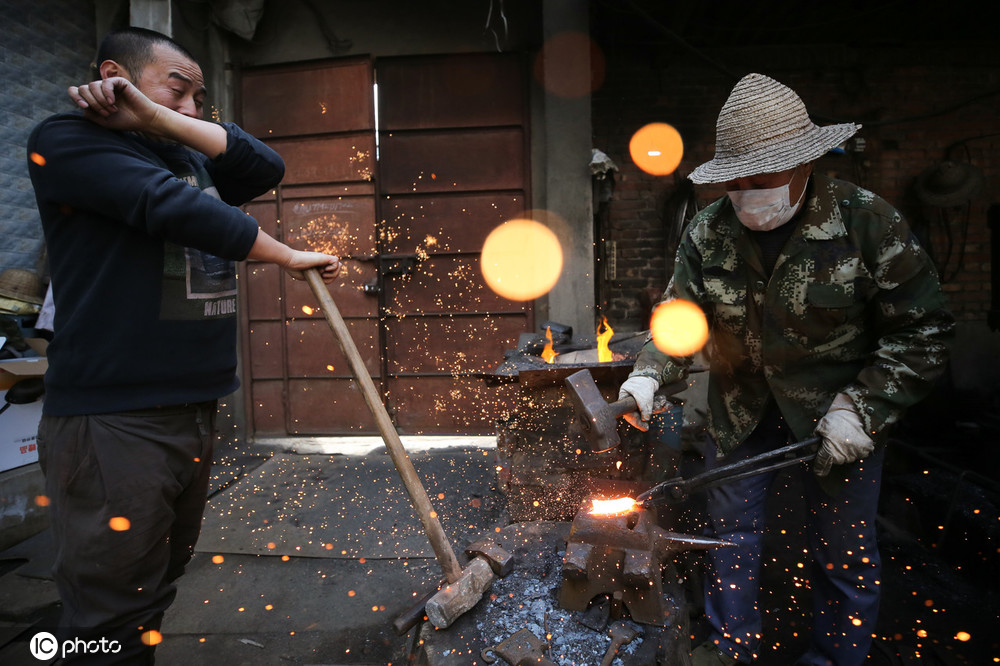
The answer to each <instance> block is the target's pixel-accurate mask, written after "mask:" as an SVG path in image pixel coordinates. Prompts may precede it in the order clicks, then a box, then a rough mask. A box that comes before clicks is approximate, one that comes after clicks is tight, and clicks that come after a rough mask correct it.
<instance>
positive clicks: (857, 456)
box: [813, 393, 875, 476]
mask: <svg viewBox="0 0 1000 666" xmlns="http://www.w3.org/2000/svg"><path fill="white" fill-rule="evenodd" d="M816 434H817V435H819V436H820V437H822V438H823V445H822V446H821V447H820V449H819V451H817V452H816V460H815V461H814V462H813V472H814V473H815V474H816V476H826V475H827V474H829V473H830V468H831V467H833V465H834V464H837V465H843V464H845V463H852V462H854V461H856V460H861V459H862V458H864V457H865V456H867V455H868V454H870V453H871V452H872V450H874V448H875V443H874V442H873V441H872V438H871V437H869V436H868V433H866V432H865V428H864V425H863V424H862V423H861V417H860V416H859V415H858V410H857V408H856V407H855V406H854V401H853V400H851V399H850V398H849V397H848V396H847V395H845V394H843V393H838V394H837V397H836V398H834V399H833V404H832V405H830V409H829V410H827V412H826V416H824V417H823V418H822V419H820V421H819V424H818V425H817V426H816Z"/></svg>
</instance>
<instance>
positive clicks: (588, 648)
mask: <svg viewBox="0 0 1000 666" xmlns="http://www.w3.org/2000/svg"><path fill="white" fill-rule="evenodd" d="M524 550H525V549H521V551H524ZM526 554H527V553H526V552H520V551H519V552H515V553H514V555H515V557H516V558H517V560H518V565H517V566H515V568H514V571H512V572H511V573H510V574H508V575H507V576H506V577H505V578H500V579H497V580H496V581H494V582H493V587H492V588H491V590H490V600H489V603H488V604H486V608H485V610H484V612H483V613H482V614H481V616H480V617H479V618H477V622H476V628H477V629H478V631H479V634H480V635H481V636H482V637H483V641H484V642H485V643H486V644H487V645H488V646H489V647H494V646H496V645H499V644H500V643H502V642H503V641H505V640H506V639H507V638H509V637H510V636H512V635H513V634H515V633H517V632H518V631H520V630H521V629H528V630H529V631H531V633H533V634H535V636H537V637H538V638H540V639H541V640H543V641H545V642H546V643H548V645H549V649H548V652H547V653H546V656H548V658H549V659H551V660H552V661H554V662H555V663H557V664H558V665H559V666H598V665H599V664H600V663H601V660H602V659H603V658H604V655H605V653H606V652H607V650H608V647H609V646H610V645H611V638H610V636H609V635H608V632H607V630H605V631H600V632H598V631H594V630H593V629H590V628H589V627H586V626H584V625H583V624H581V623H580V621H579V620H580V618H582V617H583V613H581V612H577V611H569V610H566V609H564V608H560V607H559V586H560V584H561V582H562V561H563V555H564V554H565V551H564V550H562V549H556V548H551V547H550V548H547V549H545V550H544V552H542V553H541V554H538V553H533V554H532V556H531V557H530V558H529V557H526ZM526 560H527V561H526ZM613 621H614V620H612V622H613ZM628 622H629V624H630V626H632V628H633V629H636V630H638V631H639V633H640V634H642V632H643V628H642V625H639V624H635V623H633V622H631V621H630V620H628ZM609 626H610V623H609ZM641 644H642V636H641V635H640V636H639V637H638V638H636V639H635V640H633V641H632V642H631V643H629V644H627V645H624V646H622V647H621V648H619V649H618V653H617V654H618V655H623V654H631V653H633V652H634V651H635V650H636V649H638V647H639V646H640V645H641ZM496 663H497V664H504V663H506V662H504V660H503V659H502V658H499V656H498V657H497V661H496ZM622 663H623V662H622V660H621V659H620V658H615V660H614V661H613V662H612V666H622Z"/></svg>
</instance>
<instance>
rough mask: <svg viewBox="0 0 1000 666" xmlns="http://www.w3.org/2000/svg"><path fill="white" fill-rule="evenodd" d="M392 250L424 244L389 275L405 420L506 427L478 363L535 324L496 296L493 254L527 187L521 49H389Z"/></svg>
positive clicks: (399, 413)
mask: <svg viewBox="0 0 1000 666" xmlns="http://www.w3.org/2000/svg"><path fill="white" fill-rule="evenodd" d="M376 76H377V79H378V99H379V137H380V140H379V174H380V176H381V180H380V183H379V188H378V190H379V201H380V206H381V208H380V219H382V220H383V222H384V225H385V226H384V236H383V238H382V239H381V240H382V243H383V250H384V251H386V252H389V253H393V254H403V255H416V264H415V267H414V269H413V270H412V271H410V272H400V273H398V274H395V275H390V276H387V278H386V280H385V282H384V293H383V303H384V312H383V314H384V321H383V323H384V330H385V346H384V354H385V359H386V368H385V376H386V389H387V395H388V397H389V401H390V403H391V404H392V405H393V407H394V408H395V410H396V413H395V419H396V423H397V425H398V426H399V428H400V430H401V431H404V432H435V433H493V432H495V426H494V419H495V418H496V417H497V416H498V413H499V410H500V409H501V408H502V405H501V404H498V402H499V400H500V394H499V393H498V391H497V390H496V388H495V387H485V386H484V385H483V382H482V380H481V379H479V378H478V377H477V376H476V373H481V372H487V371H489V370H492V369H494V368H496V366H497V365H499V364H500V362H501V361H502V360H503V352H504V350H506V349H512V348H514V347H516V346H517V340H518V336H519V335H520V333H522V332H524V331H526V330H530V326H532V325H533V322H532V312H531V310H530V308H529V307H527V306H525V305H524V304H521V303H515V302H512V301H509V300H506V299H503V298H500V297H499V296H497V295H496V294H494V293H493V292H492V291H490V289H489V288H488V287H486V285H485V282H484V281H483V278H482V273H481V271H480V268H479V253H480V251H481V249H482V246H483V241H484V240H485V239H486V236H487V234H488V233H489V232H490V231H491V230H492V229H493V228H494V227H496V226H497V225H499V224H501V223H502V222H504V221H505V220H508V219H511V218H514V217H517V216H518V215H519V214H520V213H522V212H523V210H524V208H525V201H526V199H527V192H526V189H527V162H528V160H527V149H526V146H527V136H526V123H525V109H526V104H525V99H524V94H525V93H524V83H523V80H522V75H521V63H520V60H519V59H518V58H517V57H515V56H511V55H499V54H474V55H463V56H438V57H431V56H428V57H420V58H391V59H382V60H379V61H377V66H376Z"/></svg>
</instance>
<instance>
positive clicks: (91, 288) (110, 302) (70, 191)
mask: <svg viewBox="0 0 1000 666" xmlns="http://www.w3.org/2000/svg"><path fill="white" fill-rule="evenodd" d="M223 126H224V127H225V128H226V131H227V134H228V141H227V148H226V152H225V153H224V154H223V155H222V156H220V157H218V158H216V159H214V160H211V159H208V158H207V157H205V156H204V155H201V154H200V153H196V152H194V151H192V150H189V149H187V148H184V147H182V146H178V145H175V144H166V143H159V142H154V141H151V140H148V139H145V138H143V137H140V136H138V135H136V134H133V133H127V132H117V131H112V130H108V129H105V128H102V127H100V126H98V125H97V124H95V123H93V122H91V121H89V120H86V119H84V118H83V117H82V116H81V115H80V114H77V113H69V114H59V115H55V116H52V117H51V118H48V119H47V120H45V121H43V122H42V123H40V124H39V125H38V126H37V127H36V128H35V129H34V131H33V132H32V134H31V137H30V138H29V140H28V169H29V173H30V175H31V182H32V184H33V186H34V188H35V198H36V200H37V203H38V210H39V213H40V215H41V219H42V228H43V230H44V233H45V241H46V245H47V250H48V259H49V264H50V271H51V276H52V288H53V297H54V300H55V324H54V328H55V332H54V337H53V339H52V342H51V344H50V345H49V348H48V352H47V354H48V358H49V369H48V372H47V373H46V375H45V385H46V398H45V404H44V411H45V413H46V414H49V415H54V416H60V415H63V416H65V415H75V414H100V413H108V412H120V411H127V410H134V409H148V408H151V407H158V406H169V405H176V404H183V403H190V402H201V401H205V400H212V399H217V398H220V397H223V396H225V395H228V394H229V393H232V392H233V391H234V390H235V389H236V388H237V387H238V386H239V381H238V379H237V377H236V325H237V320H236V302H237V297H236V275H235V264H234V263H233V261H234V260H235V261H238V260H242V259H245V258H246V256H247V254H248V253H249V252H250V248H251V247H252V246H253V243H254V241H255V240H256V238H257V230H258V226H257V223H256V221H255V220H254V219H253V218H251V217H250V216H249V215H247V214H246V213H244V212H243V211H241V210H240V209H239V208H236V206H239V205H242V204H244V203H246V202H248V201H250V200H251V199H253V198H255V197H257V196H259V195H261V194H263V193H264V192H266V191H267V190H268V189H270V188H272V187H274V186H275V185H277V184H278V182H280V180H281V178H282V176H283V175H284V163H283V162H282V160H281V157H280V156H278V154H277V153H275V152H274V151H273V150H271V149H270V148H268V147H267V146H265V145H264V144H263V143H261V142H260V141H258V140H257V139H255V138H253V137H251V136H250V135H249V134H247V133H245V132H244V131H243V130H241V129H240V128H238V127H236V126H235V125H232V124H229V123H225V124H224V125H223Z"/></svg>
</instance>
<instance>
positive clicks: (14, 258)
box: [0, 0, 95, 272]
mask: <svg viewBox="0 0 1000 666" xmlns="http://www.w3.org/2000/svg"><path fill="white" fill-rule="evenodd" d="M0 25H2V26H3V28H2V29H0V62H2V63H3V68H2V69H0V77H2V82H3V83H2V85H3V90H4V92H3V94H2V95H0V189H2V191H3V194H2V196H0V271H2V270H4V269H5V268H28V269H31V270H36V271H39V272H41V271H42V270H43V266H42V263H43V260H42V254H43V242H42V229H41V225H40V223H39V221H38V212H37V210H36V208H35V195H34V192H33V191H32V188H31V181H30V180H29V179H28V169H27V166H26V155H25V144H26V143H27V140H28V135H29V134H30V133H31V129H32V128H33V127H34V126H35V124H36V123H37V122H38V121H40V120H42V119H43V118H45V117H46V116H48V115H50V114H52V113H55V112H57V111H65V110H68V109H70V108H72V107H71V105H70V102H69V98H68V97H67V96H66V88H67V87H68V86H70V85H72V84H74V83H77V82H80V81H84V80H86V77H87V76H88V71H89V70H88V65H89V63H90V61H91V59H92V58H93V54H94V48H95V29H94V3H93V2H92V1H91V0H3V2H0Z"/></svg>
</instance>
